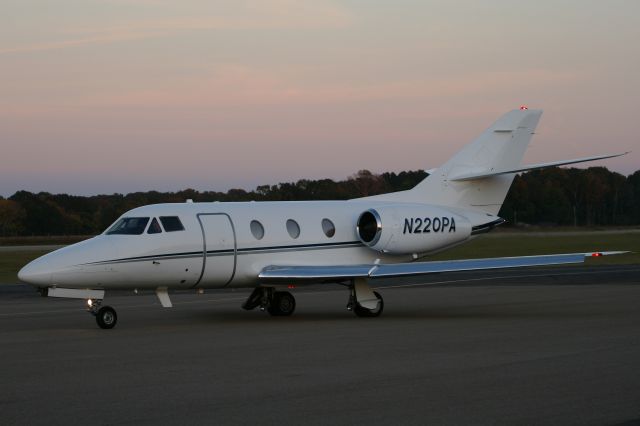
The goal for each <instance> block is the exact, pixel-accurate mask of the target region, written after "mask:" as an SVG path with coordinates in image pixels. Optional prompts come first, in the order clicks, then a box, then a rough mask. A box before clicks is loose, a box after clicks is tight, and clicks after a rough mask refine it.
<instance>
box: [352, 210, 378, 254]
mask: <svg viewBox="0 0 640 426" xmlns="http://www.w3.org/2000/svg"><path fill="white" fill-rule="evenodd" d="M357 231H358V237H359V238H360V241H362V242H363V243H365V244H366V245H368V246H372V245H375V244H376V243H377V242H378V240H379V239H380V233H381V232H382V221H381V220H380V215H379V214H378V212H376V211H375V210H373V209H371V210H367V211H365V212H364V213H362V214H361V215H360V217H359V218H358V227H357Z"/></svg>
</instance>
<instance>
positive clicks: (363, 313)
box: [353, 291, 384, 317]
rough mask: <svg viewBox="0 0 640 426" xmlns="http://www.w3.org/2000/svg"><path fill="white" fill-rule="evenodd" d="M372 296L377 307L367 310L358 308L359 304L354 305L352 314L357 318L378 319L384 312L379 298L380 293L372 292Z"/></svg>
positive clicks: (382, 303)
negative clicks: (376, 300)
mask: <svg viewBox="0 0 640 426" xmlns="http://www.w3.org/2000/svg"><path fill="white" fill-rule="evenodd" d="M373 294H374V295H375V296H376V298H377V299H378V307H377V308H376V309H367V308H363V307H362V306H360V304H359V303H356V304H355V306H354V307H353V313H354V314H356V315H357V316H359V317H378V316H380V314H381V313H382V311H383V310H384V299H383V298H382V296H380V293H378V292H377V291H374V292H373Z"/></svg>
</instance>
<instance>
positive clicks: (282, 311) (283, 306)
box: [242, 287, 296, 316]
mask: <svg viewBox="0 0 640 426" xmlns="http://www.w3.org/2000/svg"><path fill="white" fill-rule="evenodd" d="M258 306H259V307H260V310H262V311H264V310H266V311H267V312H269V314H271V315H272V316H289V315H291V314H292V313H293V311H295V309H296V299H295V298H294V297H293V295H292V294H291V293H289V292H288V291H276V290H275V289H274V288H273V287H256V288H255V289H254V290H253V292H252V293H251V295H250V296H249V298H248V299H247V301H246V302H244V303H243V304H242V308H243V309H246V310H248V311H250V310H252V309H255V308H257V307H258Z"/></svg>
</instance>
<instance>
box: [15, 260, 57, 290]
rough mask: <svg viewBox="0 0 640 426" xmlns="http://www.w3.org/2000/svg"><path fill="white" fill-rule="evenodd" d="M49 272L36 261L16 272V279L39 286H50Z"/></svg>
mask: <svg viewBox="0 0 640 426" xmlns="http://www.w3.org/2000/svg"><path fill="white" fill-rule="evenodd" d="M51 275H52V274H51V270H50V269H49V268H48V267H46V265H44V264H43V262H41V261H40V259H36V260H34V261H32V262H30V263H28V264H27V265H26V266H25V267H24V268H22V269H20V271H19V272H18V279H20V281H22V282H25V283H28V284H32V285H36V286H40V285H50V284H51Z"/></svg>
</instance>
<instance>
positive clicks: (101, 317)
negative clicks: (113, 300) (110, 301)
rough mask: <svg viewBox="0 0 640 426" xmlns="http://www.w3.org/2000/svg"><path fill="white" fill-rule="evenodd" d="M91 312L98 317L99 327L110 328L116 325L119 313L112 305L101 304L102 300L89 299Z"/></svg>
mask: <svg viewBox="0 0 640 426" xmlns="http://www.w3.org/2000/svg"><path fill="white" fill-rule="evenodd" d="M88 302H89V312H90V313H91V315H93V316H94V317H96V323H98V327H100V328H102V329H105V330H108V329H110V328H113V327H115V326H116V323H117V322H118V315H117V314H116V310H115V309H113V308H112V307H111V306H100V305H101V304H102V300H89V301H88Z"/></svg>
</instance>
